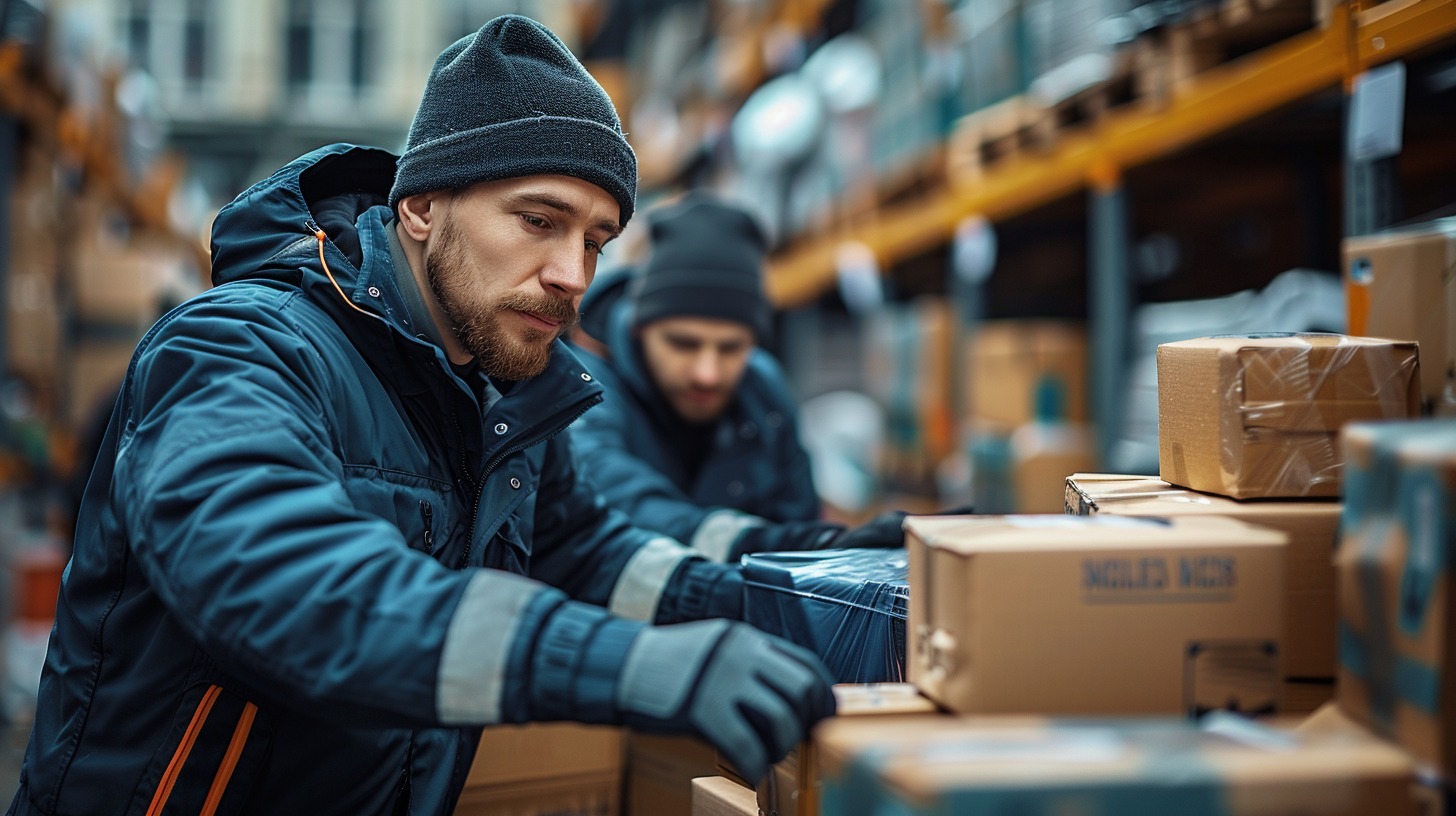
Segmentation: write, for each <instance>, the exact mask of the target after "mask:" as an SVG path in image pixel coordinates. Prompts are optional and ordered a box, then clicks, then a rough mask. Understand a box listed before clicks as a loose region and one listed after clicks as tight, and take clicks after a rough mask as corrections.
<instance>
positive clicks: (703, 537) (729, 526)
mask: <svg viewBox="0 0 1456 816" xmlns="http://www.w3.org/2000/svg"><path fill="white" fill-rule="evenodd" d="M763 524H764V520H763V519H761V518H759V517H758V516H754V515H750V514H748V513H744V512H742V511H740V510H729V509H723V510H714V511H713V512H711V513H709V514H708V515H707V516H705V517H704V518H703V520H702V521H701V522H699V523H698V529H697V530H696V531H694V532H693V540H692V541H691V542H689V544H690V545H691V546H692V548H693V549H694V550H697V551H698V552H699V553H702V555H703V557H704V558H706V559H708V560H709V561H716V562H718V563H719V564H722V563H725V562H726V561H727V560H728V554H729V553H730V552H732V551H733V545H734V544H737V543H738V537H739V536H741V535H743V531H744V530H751V529H753V528H754V527H761V526H763Z"/></svg>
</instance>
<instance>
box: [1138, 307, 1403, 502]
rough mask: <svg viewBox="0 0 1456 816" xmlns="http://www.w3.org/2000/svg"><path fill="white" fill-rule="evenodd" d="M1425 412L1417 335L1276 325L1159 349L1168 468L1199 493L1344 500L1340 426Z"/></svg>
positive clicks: (1161, 448) (1162, 449)
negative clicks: (1405, 337)
mask: <svg viewBox="0 0 1456 816" xmlns="http://www.w3.org/2000/svg"><path fill="white" fill-rule="evenodd" d="M1419 411H1420V379H1419V367H1418V365H1417V357H1416V344H1415V343H1413V342H1408V341H1395V340H1382V339H1378V338H1368V337H1348V336H1345V335H1340V334H1315V333H1303V334H1296V333H1270V334H1248V335H1219V336H1214V337H1203V338H1198V339H1195V340H1184V341H1180V342H1176V343H1165V344H1163V345H1161V346H1159V347H1158V424H1159V445H1158V465H1159V471H1160V475H1161V476H1162V478H1163V479H1165V480H1167V481H1168V482H1171V483H1173V484H1177V485H1183V486H1185V487H1191V488H1193V489H1194V490H1203V491H1207V492H1209V493H1218V494H1221V495H1225V496H1231V497H1233V498H1236V499H1246V498H1272V497H1284V498H1296V497H1301V496H1311V497H1314V496H1324V497H1334V496H1338V495H1340V485H1341V475H1342V473H1343V470H1344V468H1343V459H1342V457H1341V456H1340V452H1339V446H1338V433H1339V430H1340V428H1341V426H1343V425H1345V424H1346V423H1348V422H1352V421H1357V420H1373V419H1403V418H1407V417H1412V416H1415V415H1417V414H1418V413H1419Z"/></svg>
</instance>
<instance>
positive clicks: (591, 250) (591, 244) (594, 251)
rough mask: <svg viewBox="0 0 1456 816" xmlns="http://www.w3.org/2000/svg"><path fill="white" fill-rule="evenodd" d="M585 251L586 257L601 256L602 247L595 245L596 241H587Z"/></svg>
mask: <svg viewBox="0 0 1456 816" xmlns="http://www.w3.org/2000/svg"><path fill="white" fill-rule="evenodd" d="M586 251H587V254H588V255H601V254H602V245H601V244H599V243H597V242H596V241H587V242H586Z"/></svg>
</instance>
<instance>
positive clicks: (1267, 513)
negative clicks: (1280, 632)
mask: <svg viewBox="0 0 1456 816" xmlns="http://www.w3.org/2000/svg"><path fill="white" fill-rule="evenodd" d="M1340 507H1341V505H1340V503H1339V502H1338V501H1336V500H1333V499H1316V500H1309V499H1300V500H1268V501H1235V500H1233V499H1230V498H1226V497H1224V496H1216V495H1213V494H1211V493H1199V492H1197V491H1194V490H1189V489H1187V488H1183V487H1176V486H1174V485H1170V484H1168V483H1167V482H1165V481H1163V480H1162V479H1159V478H1157V477H1156V476H1131V475H1121V474H1114V473H1076V474H1073V475H1072V476H1071V477H1069V478H1068V479H1067V480H1066V510H1067V512H1068V513H1071V514H1072V515H1078V516H1090V515H1112V516H1153V517H1162V516H1224V517H1227V518H1233V519H1238V520H1239V521H1242V522H1246V523H1248V524H1257V525H1260V526H1262V527H1270V528H1273V529H1275V530H1279V531H1281V532H1283V533H1286V534H1287V535H1288V536H1289V548H1288V549H1287V550H1286V555H1287V561H1286V562H1285V566H1284V636H1283V644H1284V676H1285V678H1286V679H1302V680H1316V681H1325V680H1329V679H1333V678H1334V676H1335V663H1336V649H1335V620H1336V619H1337V618H1338V617H1339V605H1338V602H1337V600H1336V595H1335V541H1336V538H1337V536H1338V534H1339V528H1340ZM1303 685H1318V683H1316V684H1303ZM1289 690H1290V691H1291V692H1292V693H1294V694H1295V695H1296V696H1297V699H1298V702H1297V704H1296V705H1293V706H1292V707H1291V706H1281V707H1280V708H1281V710H1284V711H1286V712H1287V711H1290V710H1306V711H1309V710H1313V708H1311V707H1310V702H1311V701H1312V700H1313V699H1316V698H1317V697H1318V696H1319V694H1320V693H1321V691H1320V689H1318V688H1290V689H1289ZM1292 699H1293V698H1291V697H1289V696H1287V695H1286V697H1285V700H1286V701H1291V700H1292ZM1321 702H1322V701H1321ZM1315 707H1318V705H1317V704H1316V706H1315Z"/></svg>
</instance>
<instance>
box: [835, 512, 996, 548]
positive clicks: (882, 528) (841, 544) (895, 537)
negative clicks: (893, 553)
mask: <svg viewBox="0 0 1456 816" xmlns="http://www.w3.org/2000/svg"><path fill="white" fill-rule="evenodd" d="M973 513H975V509H974V508H971V507H954V508H950V509H948V510H939V511H937V512H934V513H928V514H927V515H932V516H967V515H971V514H973ZM907 515H909V513H906V512H905V511H904V510H889V511H887V512H884V513H881V514H879V515H878V516H875V517H874V518H872V519H870V520H869V521H867V522H865V523H864V524H861V525H860V526H858V527H851V528H850V529H848V530H845V531H844V532H842V533H840V534H839V535H837V536H835V537H834V538H832V539H830V540H829V543H828V546H830V547H834V548H836V549H843V550H848V549H854V548H857V547H861V548H862V547H885V548H892V547H903V546H905V517H906V516H907Z"/></svg>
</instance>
